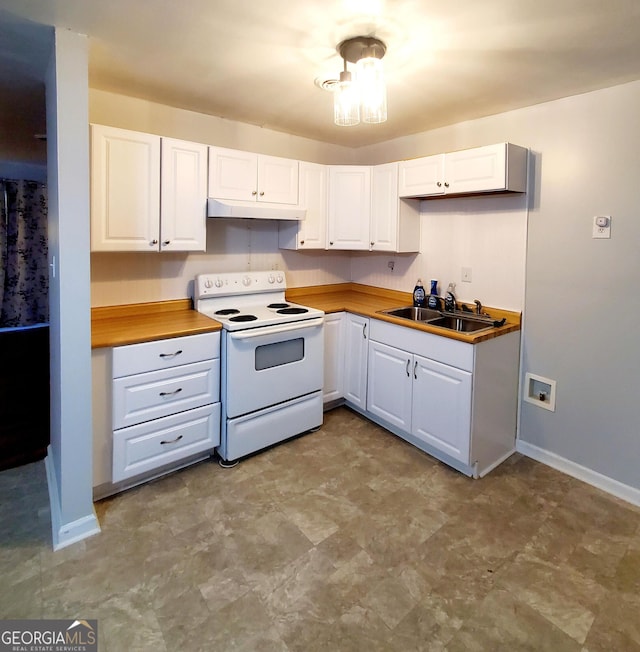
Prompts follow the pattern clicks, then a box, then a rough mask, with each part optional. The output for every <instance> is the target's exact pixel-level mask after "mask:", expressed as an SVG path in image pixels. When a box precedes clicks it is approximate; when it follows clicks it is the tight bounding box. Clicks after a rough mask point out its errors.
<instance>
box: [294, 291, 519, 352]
mask: <svg viewBox="0 0 640 652" xmlns="http://www.w3.org/2000/svg"><path fill="white" fill-rule="evenodd" d="M287 299H289V301H292V302H293V303H301V304H303V305H305V306H309V307H311V308H317V309H318V310H324V312H326V313H331V312H341V311H343V310H344V311H347V312H353V313H356V314H358V315H362V316H364V317H373V318H375V319H381V320H382V321H388V322H391V323H393V324H398V325H400V326H406V327H407V328H414V329H416V330H421V331H425V332H427V333H434V334H436V335H442V336H443V337H449V338H451V339H454V340H460V341H461V342H469V343H470V344H477V343H478V342H484V341H486V340H490V339H493V338H494V337H498V336H500V335H505V334H506V333H512V332H513V331H518V330H520V313H519V312H511V311H508V310H501V309H499V308H491V307H487V306H483V310H484V312H486V313H488V314H489V315H491V317H493V318H494V319H496V320H500V319H502V318H503V317H504V318H505V319H506V320H507V321H506V323H505V325H504V326H500V327H499V328H492V329H490V330H486V331H482V332H480V333H458V332H456V331H452V330H449V329H447V328H439V327H437V326H429V324H421V323H419V322H413V321H408V320H406V319H401V318H399V317H391V316H389V315H381V314H379V312H378V311H380V310H389V309H390V308H400V307H403V306H411V305H413V295H412V294H410V293H409V292H398V291H397V290H386V289H383V288H377V287H373V286H371V285H360V284H358V283H340V284H337V285H320V286H313V287H306V288H293V289H290V290H287ZM469 307H470V308H473V309H475V305H471V306H469Z"/></svg>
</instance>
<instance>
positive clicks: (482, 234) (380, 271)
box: [351, 195, 527, 311]
mask: <svg viewBox="0 0 640 652" xmlns="http://www.w3.org/2000/svg"><path fill="white" fill-rule="evenodd" d="M526 233H527V198H526V196H523V195H504V196H486V197H467V198H452V199H446V200H425V201H422V202H421V244H420V250H421V252H422V253H420V254H417V255H416V254H404V255H394V254H359V255H357V256H354V257H353V258H352V261H351V279H352V280H353V281H355V282H358V283H364V284H366V285H376V286H380V287H385V288H391V289H393V290H402V291H405V292H410V291H412V290H413V287H414V285H415V282H416V280H417V279H418V278H421V279H422V281H423V283H424V286H425V288H426V289H427V292H428V291H429V282H430V280H431V279H436V280H438V286H439V289H440V294H444V292H445V290H446V288H447V285H448V284H449V283H450V282H453V283H455V284H456V289H455V295H456V298H458V299H459V300H461V301H466V302H473V300H474V299H479V300H480V301H481V302H482V303H483V305H486V306H493V307H497V308H503V309H506V310H514V311H521V310H522V308H523V305H524V260H525V247H526ZM389 261H393V262H394V268H393V271H391V270H390V268H389V266H388V263H389ZM462 267H470V268H471V272H472V274H471V282H470V283H468V282H462Z"/></svg>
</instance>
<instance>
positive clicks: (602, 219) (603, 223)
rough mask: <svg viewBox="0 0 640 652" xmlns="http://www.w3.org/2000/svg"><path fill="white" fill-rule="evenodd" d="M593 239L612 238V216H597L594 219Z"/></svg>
mask: <svg viewBox="0 0 640 652" xmlns="http://www.w3.org/2000/svg"><path fill="white" fill-rule="evenodd" d="M591 237H592V238H610V237H611V215H596V216H594V218H593V233H592V234H591Z"/></svg>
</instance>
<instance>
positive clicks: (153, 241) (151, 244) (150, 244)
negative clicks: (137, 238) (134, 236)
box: [149, 240, 158, 247]
mask: <svg viewBox="0 0 640 652" xmlns="http://www.w3.org/2000/svg"><path fill="white" fill-rule="evenodd" d="M157 244H158V241H157V240H152V241H151V242H150V243H149V246H150V247H153V246H154V245H157Z"/></svg>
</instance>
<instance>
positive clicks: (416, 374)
mask: <svg viewBox="0 0 640 652" xmlns="http://www.w3.org/2000/svg"><path fill="white" fill-rule="evenodd" d="M417 371H418V361H417V360H416V362H415V364H414V365H413V377H414V378H415V379H416V380H418V373H417Z"/></svg>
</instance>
